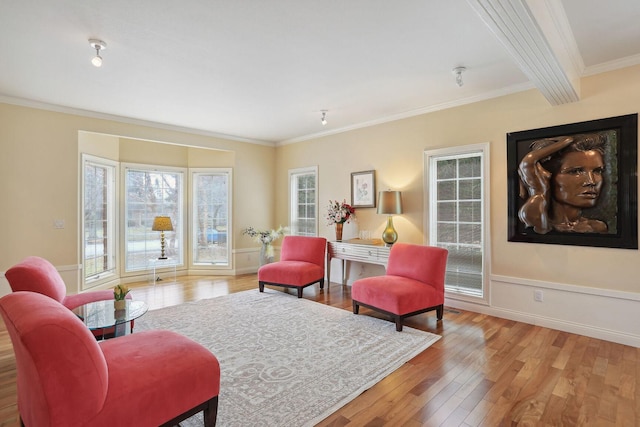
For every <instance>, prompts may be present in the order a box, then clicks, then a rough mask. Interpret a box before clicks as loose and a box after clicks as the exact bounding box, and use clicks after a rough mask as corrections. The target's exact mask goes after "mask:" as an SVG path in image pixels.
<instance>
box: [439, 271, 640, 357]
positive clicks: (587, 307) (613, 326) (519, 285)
mask: <svg viewBox="0 0 640 427" xmlns="http://www.w3.org/2000/svg"><path fill="white" fill-rule="evenodd" d="M489 290H490V304H489V305H483V304H474V303H472V302H469V301H462V300H456V299H454V298H447V300H446V301H445V304H446V305H447V306H448V307H452V308H458V309H462V310H468V311H473V312H477V313H482V314H488V315H490V316H496V317H500V318H504V319H509V320H515V321H519V322H524V323H528V324H532V325H537V326H543V327H545V328H551V329H556V330H560V331H564V332H570V333H574V334H580V335H584V336H588V337H592V338H597V339H602V340H605V341H611V342H616V343H619V344H624V345H630V346H633V347H639V348H640V334H639V333H638V327H637V325H638V324H640V310H638V307H639V306H640V294H637V293H631V292H621V291H614V290H609V289H599V288H590V287H584V286H577V285H567V284H563V283H553V282H543V281H535V280H529V279H522V278H516V277H507V276H497V275H496V276H492V277H491V283H490V286H489ZM534 291H542V292H543V301H535V300H534Z"/></svg>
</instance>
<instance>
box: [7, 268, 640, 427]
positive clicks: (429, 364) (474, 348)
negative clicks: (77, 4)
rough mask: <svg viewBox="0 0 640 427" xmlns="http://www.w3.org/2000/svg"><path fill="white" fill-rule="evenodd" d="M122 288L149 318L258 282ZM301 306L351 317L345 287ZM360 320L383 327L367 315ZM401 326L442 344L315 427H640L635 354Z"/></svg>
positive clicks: (491, 331) (458, 319)
mask: <svg viewBox="0 0 640 427" xmlns="http://www.w3.org/2000/svg"><path fill="white" fill-rule="evenodd" d="M131 287H132V289H133V290H132V293H133V297H134V298H136V299H141V300H144V301H146V302H147V303H148V304H149V307H150V309H151V310H154V309H158V308H162V307H168V306H172V305H177V304H182V303H184V302H187V301H194V300H198V299H203V298H213V297H216V296H221V295H227V294H229V293H233V292H240V291H244V290H250V289H256V291H257V278H256V275H255V274H250V275H243V276H237V277H233V276H228V277H227V276H223V277H221V276H215V277H202V276H185V277H178V278H177V282H175V283H166V282H158V283H157V284H156V285H149V284H147V283H139V284H132V285H131ZM273 289H279V288H276V287H274V288H273ZM286 292H288V293H290V294H291V297H292V298H295V295H294V291H286ZM304 298H306V299H309V300H312V301H317V302H319V303H322V304H327V305H331V306H334V307H338V308H342V309H345V310H351V294H350V288H349V287H343V286H341V285H337V284H332V286H331V288H330V290H327V289H325V290H320V289H319V288H318V286H317V285H316V286H315V287H308V288H306V289H305V290H304ZM360 315H365V316H375V317H378V318H381V319H385V317H384V316H383V315H381V314H379V313H376V312H373V311H371V310H368V309H366V308H361V309H360ZM385 320H387V319H385ZM406 325H407V326H409V327H412V328H417V329H421V330H425V331H429V332H432V333H436V334H439V335H441V336H442V339H440V340H439V341H437V342H436V343H435V344H434V345H432V346H431V347H430V348H428V349H426V350H425V351H423V352H422V353H420V354H419V355H417V356H416V357H414V358H413V359H412V360H410V361H409V362H407V363H406V364H405V365H403V366H402V367H401V368H399V369H398V370H396V371H395V372H393V373H392V374H391V375H389V376H388V377H386V378H384V379H383V380H382V381H380V382H379V383H378V384H376V385H374V386H373V387H372V388H371V389H369V390H367V391H366V392H364V393H362V394H361V395H360V396H359V397H357V398H356V399H354V400H353V401H351V402H350V403H348V404H347V405H345V406H344V407H342V408H341V409H339V410H338V411H337V412H335V413H334V414H332V415H330V416H329V417H327V418H326V419H325V420H324V421H322V422H321V423H319V424H318V425H319V426H322V427H342V426H358V427H360V426H366V427H375V426H402V427H412V426H447V427H448V426H462V427H473V426H598V427H600V426H609V425H610V426H630V427H638V426H640V349H638V348H635V347H629V346H624V345H621V344H615V343H611V342H607V341H602V340H597V339H593V338H588V337H584V336H580V335H575V334H570V333H567V332H561V331H556V330H552V329H547V328H542V327H539V326H533V325H528V324H525V323H520V322H515V321H512V320H506V319H500V318H496V317H491V316H487V315H484V314H478V313H473V312H468V311H463V310H452V309H445V312H444V319H443V321H442V322H437V321H436V319H435V314H434V312H431V313H425V314H421V315H418V316H415V317H412V318H409V319H407V321H406ZM400 333H401V332H400ZM16 401H17V396H16V365H15V358H14V355H13V348H12V346H11V341H10V338H9V335H8V334H7V331H6V328H5V326H4V323H3V322H0V426H8V427H17V426H19V425H20V423H19V418H18V410H17V402H16ZM222 427H224V426H222Z"/></svg>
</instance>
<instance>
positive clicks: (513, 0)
mask: <svg viewBox="0 0 640 427" xmlns="http://www.w3.org/2000/svg"><path fill="white" fill-rule="evenodd" d="M467 2H468V3H469V5H471V7H472V8H473V9H474V10H475V11H476V12H477V13H478V15H479V16H480V18H481V19H482V20H483V21H484V23H485V24H486V25H487V26H488V27H489V29H490V30H491V32H492V33H493V34H494V35H495V36H496V37H497V38H498V40H499V41H500V42H501V43H502V45H503V46H504V47H505V49H506V50H507V52H508V53H509V54H510V55H511V57H512V58H513V59H514V60H515V61H516V63H517V64H518V66H519V67H520V70H522V72H523V73H524V74H525V75H526V76H527V77H528V78H529V80H531V82H532V83H533V84H534V85H536V87H537V88H538V90H540V92H542V94H543V95H544V97H545V98H546V99H547V101H549V103H550V104H551V105H560V104H567V103H570V102H576V101H578V100H580V79H579V77H580V73H581V72H582V69H584V66H583V65H581V64H582V60H581V57H580V55H579V54H577V48H576V47H575V40H574V39H573V34H572V33H571V31H570V30H567V29H568V28H569V26H568V21H567V20H566V16H565V15H564V9H563V8H562V5H561V4H560V3H559V0H545V1H542V0H534V1H532V2H531V4H530V5H529V4H528V2H527V0H467ZM572 43H573V44H572ZM581 68H582V69H581Z"/></svg>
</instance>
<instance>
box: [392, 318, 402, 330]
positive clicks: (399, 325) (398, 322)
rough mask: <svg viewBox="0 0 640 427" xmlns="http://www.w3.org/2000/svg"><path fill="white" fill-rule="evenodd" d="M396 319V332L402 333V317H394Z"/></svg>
mask: <svg viewBox="0 0 640 427" xmlns="http://www.w3.org/2000/svg"><path fill="white" fill-rule="evenodd" d="M394 317H395V318H396V319H395V320H396V331H397V332H402V317H400V316H394Z"/></svg>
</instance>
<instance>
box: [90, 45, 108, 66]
mask: <svg viewBox="0 0 640 427" xmlns="http://www.w3.org/2000/svg"><path fill="white" fill-rule="evenodd" d="M89 45H90V46H91V47H92V48H94V49H95V50H96V56H94V57H93V59H92V60H91V63H92V64H93V66H94V67H101V66H102V57H101V56H100V51H101V50H105V49H106V48H107V44H106V43H105V42H103V41H102V40H98V39H89Z"/></svg>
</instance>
